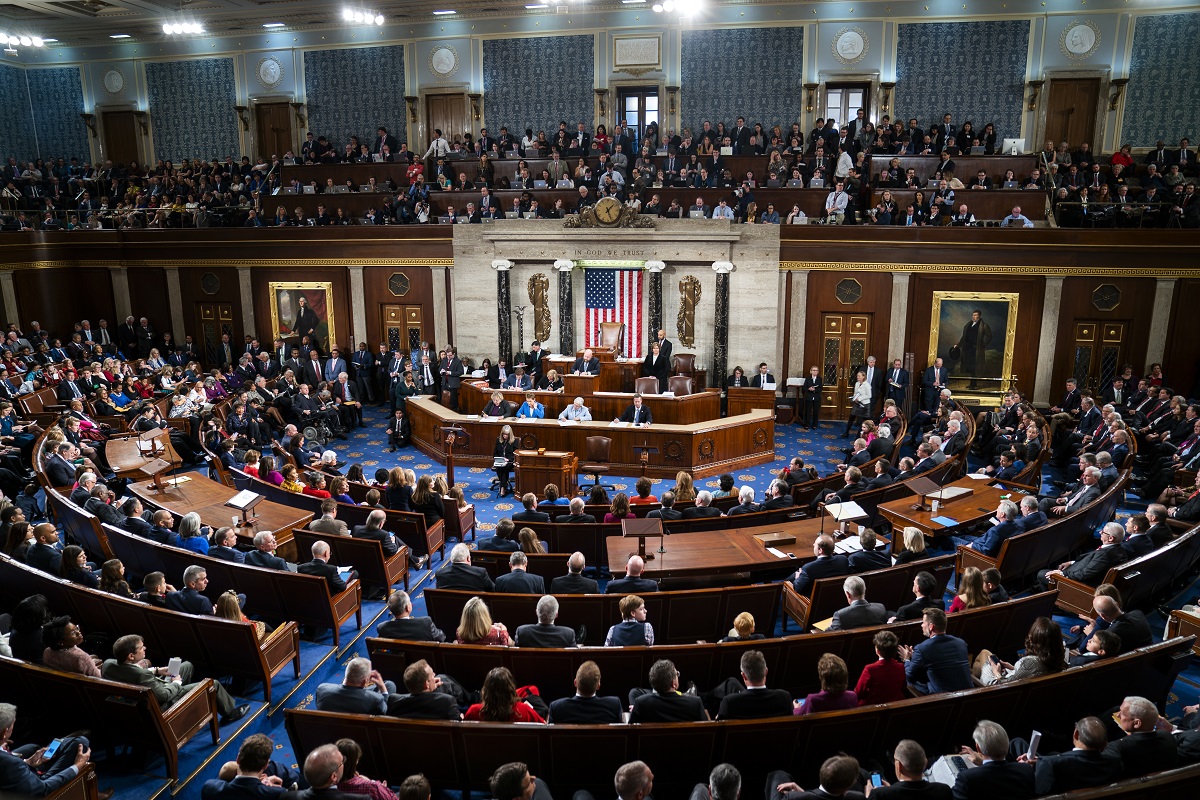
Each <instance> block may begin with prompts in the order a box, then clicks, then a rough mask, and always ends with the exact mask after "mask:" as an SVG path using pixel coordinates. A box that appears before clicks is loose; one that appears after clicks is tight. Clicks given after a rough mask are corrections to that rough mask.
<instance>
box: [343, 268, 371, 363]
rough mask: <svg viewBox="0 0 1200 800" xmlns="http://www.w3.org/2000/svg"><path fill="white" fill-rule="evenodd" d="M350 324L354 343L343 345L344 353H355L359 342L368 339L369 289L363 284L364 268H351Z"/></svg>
mask: <svg viewBox="0 0 1200 800" xmlns="http://www.w3.org/2000/svg"><path fill="white" fill-rule="evenodd" d="M349 269H350V322H351V326H350V327H351V330H352V331H353V333H352V334H351V335H352V336H353V337H354V341H352V342H346V343H344V344H343V345H342V350H343V352H350V353H353V352H354V351H355V350H357V349H358V343H359V342H366V341H368V339H367V307H366V302H367V289H366V285H365V284H364V283H363V268H362V267H350V268H349Z"/></svg>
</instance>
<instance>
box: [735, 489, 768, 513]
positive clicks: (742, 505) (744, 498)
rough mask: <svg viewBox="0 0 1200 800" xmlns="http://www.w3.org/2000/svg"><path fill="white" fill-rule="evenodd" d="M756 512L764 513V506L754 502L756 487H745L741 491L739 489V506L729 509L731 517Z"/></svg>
mask: <svg viewBox="0 0 1200 800" xmlns="http://www.w3.org/2000/svg"><path fill="white" fill-rule="evenodd" d="M756 511H762V506H760V505H758V504H756V503H755V502H754V487H753V486H743V487H742V488H741V489H738V504H737V505H736V506H734V507H733V508H731V509H729V516H731V517H733V516H736V515H738V514H753V513H755V512H756Z"/></svg>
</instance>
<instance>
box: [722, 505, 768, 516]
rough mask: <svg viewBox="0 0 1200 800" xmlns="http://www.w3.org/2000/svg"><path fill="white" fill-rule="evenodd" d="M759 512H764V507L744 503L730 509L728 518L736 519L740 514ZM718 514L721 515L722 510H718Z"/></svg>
mask: <svg viewBox="0 0 1200 800" xmlns="http://www.w3.org/2000/svg"><path fill="white" fill-rule="evenodd" d="M709 508H712V506H709ZM759 511H762V506H759V505H755V504H754V503H742V504H741V505H737V506H734V507H733V508H731V509H729V513H728V516H730V517H736V516H738V515H739V514H756V513H758V512H759ZM717 513H718V514H719V513H720V509H717ZM714 516H716V515H714Z"/></svg>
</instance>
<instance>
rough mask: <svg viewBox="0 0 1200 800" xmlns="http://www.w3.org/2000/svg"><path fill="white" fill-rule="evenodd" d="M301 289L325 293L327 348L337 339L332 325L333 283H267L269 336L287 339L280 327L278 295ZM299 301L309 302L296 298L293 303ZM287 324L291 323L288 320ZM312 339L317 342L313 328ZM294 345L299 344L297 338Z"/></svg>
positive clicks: (290, 329) (335, 326) (302, 298)
mask: <svg viewBox="0 0 1200 800" xmlns="http://www.w3.org/2000/svg"><path fill="white" fill-rule="evenodd" d="M303 289H314V290H317V291H321V292H324V293H325V336H326V339H327V341H326V342H325V345H326V347H328V346H329V345H330V344H331V343H333V342H334V341H335V340H336V339H337V325H336V324H335V323H334V318H333V309H334V300H333V281H271V282H270V283H268V284H267V292H268V294H269V299H270V303H271V335H272V336H274V337H276V338H279V339H286V338H287V337H286V336H283V335H282V334H283V329H282V328H281V327H280V326H281V323H282V322H283V317H282V314H281V313H280V308H279V293H280V292H294V291H297V290H303ZM300 300H305V301H306V302H310V301H308V299H307V298H306V297H303V296H298V297H297V298H296V300H295V301H294V302H296V303H299V301H300ZM289 322H293V321H292V320H289ZM292 330H293V329H292V328H289V330H288V333H291V332H292ZM312 338H313V340H314V341H316V340H317V335H316V330H315V326H314V332H313V337H312ZM296 343H297V344H299V343H300V342H299V337H297V341H296Z"/></svg>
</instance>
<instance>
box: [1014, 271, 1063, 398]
mask: <svg viewBox="0 0 1200 800" xmlns="http://www.w3.org/2000/svg"><path fill="white" fill-rule="evenodd" d="M1062 287H1063V279H1062V278H1054V277H1049V276H1047V278H1046V298H1045V300H1044V301H1043V302H1042V332H1041V335H1040V336H1039V337H1038V353H1039V356H1040V357H1039V358H1038V365H1037V374H1036V375H1035V376H1034V378H1033V402H1034V403H1036V404H1037V405H1041V406H1048V405H1050V389H1051V386H1050V381H1052V380H1053V379H1054V346H1055V344H1057V342H1058V315H1059V312H1060V311H1061V309H1062ZM1021 377H1022V376H1020V375H1018V376H1017V378H1018V380H1017V386H1019V387H1022V391H1024V392H1025V394H1026V396H1028V394H1029V385H1028V384H1022V383H1021Z"/></svg>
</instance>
